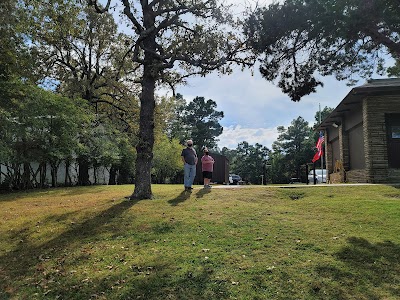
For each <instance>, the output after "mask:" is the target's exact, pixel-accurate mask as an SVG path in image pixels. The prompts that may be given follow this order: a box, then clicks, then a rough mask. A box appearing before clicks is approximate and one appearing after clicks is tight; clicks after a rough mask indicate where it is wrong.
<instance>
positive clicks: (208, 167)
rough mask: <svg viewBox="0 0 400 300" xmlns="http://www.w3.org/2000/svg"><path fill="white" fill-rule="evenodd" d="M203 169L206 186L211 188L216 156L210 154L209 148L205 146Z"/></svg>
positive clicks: (202, 161)
mask: <svg viewBox="0 0 400 300" xmlns="http://www.w3.org/2000/svg"><path fill="white" fill-rule="evenodd" d="M201 170H202V171H203V178H204V188H210V187H211V185H210V182H211V178H212V173H213V170H214V158H212V157H211V156H210V155H209V152H208V149H207V148H204V155H203V157H202V158H201Z"/></svg>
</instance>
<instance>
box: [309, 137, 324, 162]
mask: <svg viewBox="0 0 400 300" xmlns="http://www.w3.org/2000/svg"><path fill="white" fill-rule="evenodd" d="M324 140H325V137H324V133H323V132H322V131H320V132H319V138H318V141H317V146H316V147H317V153H315V155H314V157H313V159H312V162H316V161H317V160H318V159H320V157H321V156H322V155H323V153H324V151H323V149H322V144H323V143H324Z"/></svg>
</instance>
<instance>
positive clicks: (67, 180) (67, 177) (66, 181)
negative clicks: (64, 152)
mask: <svg viewBox="0 0 400 300" xmlns="http://www.w3.org/2000/svg"><path fill="white" fill-rule="evenodd" d="M70 166H71V161H70V159H69V158H67V159H66V160H65V177H64V185H65V186H71V185H72V180H71V175H70V174H69V167H70Z"/></svg>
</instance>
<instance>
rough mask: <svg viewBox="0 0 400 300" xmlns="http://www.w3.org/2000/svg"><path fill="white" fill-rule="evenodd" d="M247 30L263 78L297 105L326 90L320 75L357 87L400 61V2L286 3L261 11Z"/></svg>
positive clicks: (331, 0) (298, 0)
mask: <svg viewBox="0 0 400 300" xmlns="http://www.w3.org/2000/svg"><path fill="white" fill-rule="evenodd" d="M244 31H245V34H246V35H247V36H248V38H249V42H250V44H251V45H252V47H253V49H254V51H255V52H256V53H257V54H259V55H263V58H262V60H261V67H260V72H261V74H262V75H263V77H264V78H265V79H266V80H268V81H273V80H275V79H278V78H279V79H278V86H279V87H280V88H281V89H282V91H283V92H284V93H286V94H288V95H289V97H290V98H291V99H292V100H293V101H299V100H300V99H301V98H302V97H303V96H305V95H308V94H310V93H313V92H315V91H316V88H317V87H318V86H322V82H321V81H320V80H319V79H318V77H317V75H318V74H320V75H322V76H327V75H335V76H336V78H337V79H338V80H344V79H348V80H350V83H352V80H353V79H354V78H353V76H354V74H358V75H360V76H362V77H367V78H368V77H370V76H371V75H372V74H373V72H374V71H378V72H380V73H383V72H384V71H385V67H384V62H385V60H387V59H388V58H390V57H392V58H394V59H398V58H399V57H400V38H399V36H400V5H399V1H398V0H346V1H342V0H340V1H338V0H327V1H320V0H286V1H285V2H283V4H278V3H275V4H271V5H269V6H268V7H264V8H259V9H257V10H256V11H255V12H254V13H253V14H251V15H250V17H249V18H248V19H247V22H246V26H245V28H244ZM388 55H389V56H388Z"/></svg>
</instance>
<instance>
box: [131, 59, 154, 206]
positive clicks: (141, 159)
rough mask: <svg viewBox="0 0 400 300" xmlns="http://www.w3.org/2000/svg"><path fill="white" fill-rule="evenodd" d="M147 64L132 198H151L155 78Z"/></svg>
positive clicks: (141, 101)
mask: <svg viewBox="0 0 400 300" xmlns="http://www.w3.org/2000/svg"><path fill="white" fill-rule="evenodd" d="M150 68H151V67H150V66H145V68H144V75H143V80H142V94H141V97H140V104H141V105H140V127H139V142H138V144H137V146H136V152H137V157H136V173H135V190H134V192H133V194H132V196H131V199H151V198H152V192H151V162H152V160H153V145H154V109H155V101H154V91H155V83H156V80H155V78H154V77H153V76H152V75H151V70H149V69H150Z"/></svg>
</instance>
